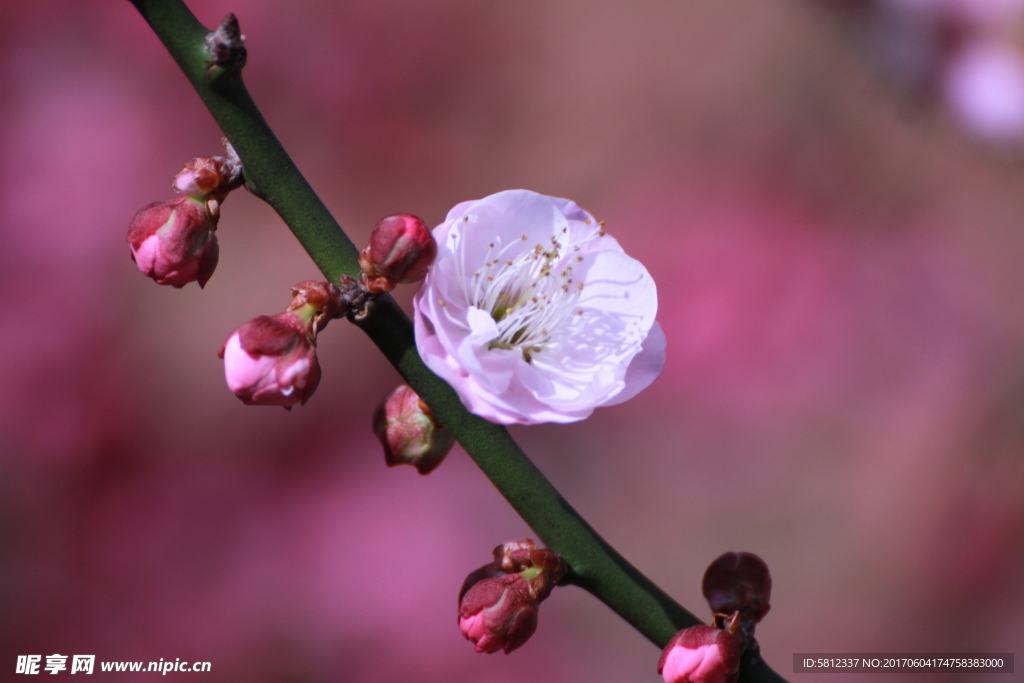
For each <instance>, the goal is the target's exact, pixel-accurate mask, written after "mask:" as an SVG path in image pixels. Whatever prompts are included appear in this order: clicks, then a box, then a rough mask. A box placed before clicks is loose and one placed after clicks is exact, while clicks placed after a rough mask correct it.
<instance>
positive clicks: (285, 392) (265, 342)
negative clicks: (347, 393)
mask: <svg viewBox="0 0 1024 683" xmlns="http://www.w3.org/2000/svg"><path fill="white" fill-rule="evenodd" d="M309 324H310V323H309V322H308V321H307V320H304V319H303V317H302V316H300V315H299V314H297V313H295V312H292V311H288V312H285V313H280V314H278V315H274V316H267V315H261V316H259V317H258V318H253V319H252V320H250V321H249V322H247V323H245V324H244V325H242V326H241V327H239V328H238V329H237V330H236V331H235V332H234V334H232V335H231V336H230V337H228V340H227V341H226V342H225V343H224V346H222V347H221V350H220V353H218V354H217V355H218V356H220V357H221V358H223V359H224V376H225V377H226V378H227V381H228V387H229V388H230V389H231V391H233V392H234V393H235V395H236V396H238V398H240V399H242V402H243V403H246V404H248V405H267V406H284V407H285V408H287V409H289V410H291V407H292V406H293V405H295V404H297V403H305V402H306V401H308V400H309V397H310V396H312V395H313V392H314V391H316V387H317V385H318V384H319V383H320V364H319V363H318V362H317V359H316V337H315V336H314V334H313V333H312V331H311V330H310V328H309Z"/></svg>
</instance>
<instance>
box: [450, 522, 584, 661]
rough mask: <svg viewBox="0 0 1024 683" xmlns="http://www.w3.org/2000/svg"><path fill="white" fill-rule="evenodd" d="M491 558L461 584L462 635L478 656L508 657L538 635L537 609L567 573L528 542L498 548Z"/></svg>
mask: <svg viewBox="0 0 1024 683" xmlns="http://www.w3.org/2000/svg"><path fill="white" fill-rule="evenodd" d="M493 555H494V561H493V562H491V563H489V564H485V565H484V566H482V567H480V568H479V569H477V570H476V571H474V572H472V573H470V575H469V576H467V577H466V580H465V581H464V582H463V584H462V591H461V592H460V593H459V630H460V631H462V635H463V636H465V637H466V639H467V640H472V641H473V644H474V645H475V646H476V651H477V652H497V651H498V650H504V651H505V654H508V653H509V652H511V651H512V650H514V649H516V648H517V647H519V646H520V645H522V644H523V643H525V642H526V641H527V640H528V639H529V637H530V636H531V635H533V632H534V631H535V630H537V608H538V607H539V606H540V603H541V601H542V600H544V599H545V598H547V597H548V595H550V593H551V589H552V588H553V587H554V586H555V584H557V583H558V582H559V581H561V580H562V579H563V578H564V577H565V574H566V572H568V569H569V568H568V565H566V564H565V561H564V560H562V558H561V557H559V556H558V554H557V553H555V552H554V551H553V550H549V549H547V548H538V547H537V544H536V543H534V542H533V541H531V540H530V539H528V538H521V539H519V540H517V541H511V542H509V543H504V544H502V545H499V546H498V547H497V548H495V549H494V552H493Z"/></svg>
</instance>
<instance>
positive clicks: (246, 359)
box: [224, 332, 277, 393]
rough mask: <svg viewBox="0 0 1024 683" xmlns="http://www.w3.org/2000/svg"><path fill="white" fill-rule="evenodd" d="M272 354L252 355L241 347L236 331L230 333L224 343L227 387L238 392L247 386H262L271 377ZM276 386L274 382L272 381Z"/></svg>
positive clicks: (272, 367)
mask: <svg viewBox="0 0 1024 683" xmlns="http://www.w3.org/2000/svg"><path fill="white" fill-rule="evenodd" d="M274 361H275V359H274V357H273V356H257V357H255V358H254V357H253V356H250V355H249V354H248V353H246V351H245V349H243V348H242V343H241V341H240V340H239V337H238V333H237V332H236V333H235V334H233V335H231V337H230V338H229V339H228V341H227V343H226V344H225V345H224V377H225V379H227V383H228V388H229V389H231V391H233V392H235V393H238V392H239V391H244V390H246V389H248V388H263V387H264V386H266V384H267V382H268V379H267V378H268V377H271V378H272V377H273V373H274V365H275V362H274ZM274 386H275V387H276V386H277V385H276V382H275V383H274Z"/></svg>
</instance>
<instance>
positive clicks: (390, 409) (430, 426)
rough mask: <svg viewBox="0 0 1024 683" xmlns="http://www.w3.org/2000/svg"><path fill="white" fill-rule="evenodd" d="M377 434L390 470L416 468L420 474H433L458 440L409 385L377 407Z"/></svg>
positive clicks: (393, 392)
mask: <svg viewBox="0 0 1024 683" xmlns="http://www.w3.org/2000/svg"><path fill="white" fill-rule="evenodd" d="M373 431H374V433H376V434H377V438H378V439H380V443H381V445H382V446H383V447H384V460H385V462H387V464H388V467H395V466H396V465H412V466H413V467H415V468H416V469H417V470H419V473H420V474H428V473H430V472H431V471H433V470H434V468H436V467H437V466H438V465H440V464H441V461H442V460H444V457H445V456H446V455H448V451H450V450H451V449H452V446H453V445H454V444H455V438H454V437H453V436H452V435H451V434H449V433H448V430H446V429H445V428H444V427H442V426H441V423H440V422H438V421H437V419H436V418H435V417H434V414H433V413H432V412H431V410H430V408H429V407H427V404H426V403H424V402H423V401H422V400H420V397H419V395H417V394H416V392H415V391H413V390H412V388H411V387H409V386H408V385H406V384H403V385H401V386H400V387H398V388H397V389H395V390H394V391H392V392H391V393H390V394H388V395H387V397H386V398H385V399H384V400H383V401H381V403H380V405H379V406H377V411H376V412H375V413H374V414H373Z"/></svg>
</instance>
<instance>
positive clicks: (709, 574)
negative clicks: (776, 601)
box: [702, 553, 772, 633]
mask: <svg viewBox="0 0 1024 683" xmlns="http://www.w3.org/2000/svg"><path fill="white" fill-rule="evenodd" d="M702 589H703V591H704V597H705V598H707V600H708V604H709V605H711V611H712V612H713V613H715V614H723V615H728V614H732V613H733V612H739V613H740V620H741V621H742V622H743V624H744V629H745V630H748V631H750V632H751V633H752V632H753V627H754V624H756V623H757V622H759V621H761V619H763V618H764V615H766V614H768V610H769V609H771V605H770V604H769V600H770V599H771V594H772V577H771V575H770V574H769V573H768V565H766V564H765V563H764V560H762V559H761V558H760V557H758V556H757V555H754V554H753V553H725V554H724V555H722V556H721V557H719V558H718V559H717V560H715V561H714V562H712V563H711V565H710V566H709V567H708V569H707V571H706V572H705V573H704V582H703V584H702Z"/></svg>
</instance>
